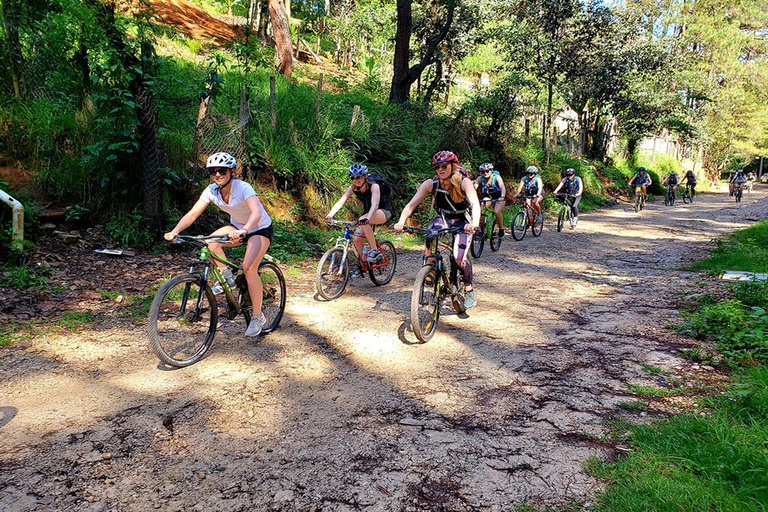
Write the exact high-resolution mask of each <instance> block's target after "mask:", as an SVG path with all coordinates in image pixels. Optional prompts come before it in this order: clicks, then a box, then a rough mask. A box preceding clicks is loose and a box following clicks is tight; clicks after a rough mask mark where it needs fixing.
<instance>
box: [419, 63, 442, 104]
mask: <svg viewBox="0 0 768 512" xmlns="http://www.w3.org/2000/svg"><path fill="white" fill-rule="evenodd" d="M442 78H443V62H442V61H437V65H436V66H435V78H434V79H433V80H432V83H430V84H429V87H427V92H426V94H424V104H425V105H427V106H429V102H430V100H432V94H433V93H434V92H435V89H437V86H438V85H440V80H442Z"/></svg>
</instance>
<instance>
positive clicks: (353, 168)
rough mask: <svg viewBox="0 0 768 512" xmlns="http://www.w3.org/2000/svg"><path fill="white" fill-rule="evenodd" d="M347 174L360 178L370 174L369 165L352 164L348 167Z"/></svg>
mask: <svg viewBox="0 0 768 512" xmlns="http://www.w3.org/2000/svg"><path fill="white" fill-rule="evenodd" d="M347 174H348V175H349V177H350V178H359V177H360V176H365V175H366V174H368V167H366V166H365V165H363V164H352V165H350V166H349V169H347Z"/></svg>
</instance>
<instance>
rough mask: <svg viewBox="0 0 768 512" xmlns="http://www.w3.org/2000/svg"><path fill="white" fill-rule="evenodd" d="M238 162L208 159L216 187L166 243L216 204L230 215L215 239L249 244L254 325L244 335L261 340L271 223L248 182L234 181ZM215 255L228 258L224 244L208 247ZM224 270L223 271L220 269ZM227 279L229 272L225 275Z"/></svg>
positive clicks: (247, 268) (208, 190)
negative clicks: (265, 261)
mask: <svg viewBox="0 0 768 512" xmlns="http://www.w3.org/2000/svg"><path fill="white" fill-rule="evenodd" d="M235 167H237V160H235V158H234V157H233V156H232V155H230V154H228V153H216V154H213V155H211V156H210V157H209V158H208V162H207V164H206V169H207V170H208V172H209V173H210V175H211V178H213V183H212V184H211V185H210V186H209V187H207V188H206V189H205V190H203V193H202V194H200V199H198V200H197V202H196V203H195V204H194V206H192V208H191V209H190V210H189V211H188V212H187V213H186V214H185V215H184V216H183V217H182V218H181V219H180V220H179V222H178V223H177V224H176V227H174V228H173V229H172V230H171V231H170V232H168V233H166V234H165V236H164V237H165V239H166V240H169V241H170V240H173V239H174V237H176V235H178V234H179V233H181V232H182V231H184V230H185V229H187V228H188V227H189V226H191V225H192V223H193V222H195V220H196V219H197V218H198V217H199V216H200V214H202V213H203V211H204V210H205V209H206V208H207V207H208V205H209V204H211V203H213V204H215V205H216V206H218V207H219V208H220V209H221V210H222V211H224V212H227V213H228V214H229V222H230V224H229V225H228V226H223V227H221V228H219V229H217V230H216V231H214V232H213V233H212V234H213V235H225V234H226V235H229V238H230V239H231V240H232V241H233V242H234V245H240V244H247V245H246V249H245V257H244V258H243V272H244V273H245V279H246V281H247V282H248V293H249V294H250V296H251V303H252V304H253V316H252V319H251V323H250V324H248V328H247V329H246V331H245V335H246V336H258V335H259V334H260V333H261V329H262V327H264V324H265V323H266V321H267V320H266V318H265V317H264V313H263V312H262V311H261V304H262V299H263V288H262V284H261V278H260V277H259V264H260V263H261V260H262V259H264V255H265V254H266V252H267V248H269V244H270V242H271V241H272V219H271V218H270V216H269V214H268V213H267V211H266V210H265V209H264V205H262V204H261V201H259V197H258V196H257V195H256V191H255V190H253V187H252V186H251V185H249V184H248V183H246V182H245V181H242V180H238V179H236V178H235V177H234V169H235ZM208 247H209V248H210V249H211V251H212V252H214V253H215V254H216V255H218V256H220V257H222V258H226V256H225V254H224V250H223V248H222V245H221V244H218V243H211V244H209V245H208ZM220 268H221V270H222V271H223V270H224V268H223V267H222V266H221V265H220ZM224 274H225V275H226V272H224Z"/></svg>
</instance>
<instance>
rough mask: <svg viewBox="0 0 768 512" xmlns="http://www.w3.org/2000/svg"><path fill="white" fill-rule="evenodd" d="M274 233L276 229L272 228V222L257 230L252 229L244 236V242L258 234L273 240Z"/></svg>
mask: <svg viewBox="0 0 768 512" xmlns="http://www.w3.org/2000/svg"><path fill="white" fill-rule="evenodd" d="M230 225H231V224H230ZM232 227H233V228H235V229H242V228H238V227H237V226H232ZM274 234H275V231H274V229H272V224H270V225H269V226H267V227H265V228H261V229H259V230H257V231H251V232H250V233H247V234H246V235H245V236H244V237H243V243H244V244H245V243H247V242H248V239H249V238H251V237H252V236H256V235H259V236H263V237H264V238H266V239H267V240H269V241H270V242H271V241H272V235H274Z"/></svg>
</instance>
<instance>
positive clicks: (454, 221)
mask: <svg viewBox="0 0 768 512" xmlns="http://www.w3.org/2000/svg"><path fill="white" fill-rule="evenodd" d="M432 167H433V168H434V169H435V177H434V178H430V179H428V180H425V181H424V182H423V183H422V184H421V185H420V186H419V189H418V190H417V191H416V194H415V195H414V196H413V198H412V199H411V200H410V202H409V203H408V204H407V205H406V206H405V208H403V212H402V213H401V214H400V220H398V221H397V224H395V231H402V230H403V226H404V225H405V221H406V220H408V217H410V216H411V214H412V213H413V211H414V210H415V209H416V207H417V206H418V205H419V203H421V201H422V200H423V199H424V198H425V197H427V195H430V194H431V195H432V206H433V207H434V208H435V210H437V215H436V216H435V217H434V218H433V219H432V222H430V224H429V229H442V228H447V227H457V228H463V229H464V233H462V234H460V235H457V236H456V237H455V239H454V246H453V257H454V258H455V259H456V262H457V263H458V264H459V265H460V266H461V271H462V279H463V281H464V285H465V287H466V291H467V294H466V296H465V298H464V307H466V308H473V307H475V305H477V299H476V298H475V290H474V288H473V286H472V263H471V262H470V261H469V246H470V245H471V243H472V233H474V232H475V230H476V229H477V227H478V226H479V225H480V202H479V201H478V199H477V192H476V191H475V187H474V185H473V184H472V180H470V179H469V178H468V177H467V171H466V169H464V168H463V167H461V166H460V165H459V159H458V158H457V157H456V155H454V154H453V153H452V152H450V151H440V152H438V153H437V154H436V155H435V156H434V157H433V158H432ZM430 245H431V239H429V238H428V239H427V245H426V248H425V254H427V255H429V254H430Z"/></svg>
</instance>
